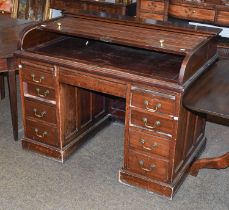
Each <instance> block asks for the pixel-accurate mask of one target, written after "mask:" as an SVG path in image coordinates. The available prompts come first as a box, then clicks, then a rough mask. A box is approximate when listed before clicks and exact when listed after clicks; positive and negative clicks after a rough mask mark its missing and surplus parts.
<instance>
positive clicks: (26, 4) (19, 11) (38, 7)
mask: <svg viewBox="0 0 229 210" xmlns="http://www.w3.org/2000/svg"><path fill="white" fill-rule="evenodd" d="M12 1H13V5H14V7H13V12H12V16H13V17H14V18H19V19H27V20H32V21H42V20H47V19H49V18H51V10H50V2H49V0H12Z"/></svg>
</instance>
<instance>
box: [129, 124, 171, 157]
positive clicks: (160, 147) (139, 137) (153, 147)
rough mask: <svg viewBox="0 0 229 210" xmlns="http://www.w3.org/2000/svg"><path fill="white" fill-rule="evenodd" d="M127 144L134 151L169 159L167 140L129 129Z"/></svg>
mask: <svg viewBox="0 0 229 210" xmlns="http://www.w3.org/2000/svg"><path fill="white" fill-rule="evenodd" d="M129 143H130V146H131V147H133V148H135V149H139V150H143V151H145V152H149V153H152V154H157V155H160V156H163V157H167V158H168V157H169V143H170V142H169V140H167V139H163V138H160V137H157V136H152V135H148V134H145V133H143V132H138V131H136V130H135V129H133V128H131V129H130V131H129Z"/></svg>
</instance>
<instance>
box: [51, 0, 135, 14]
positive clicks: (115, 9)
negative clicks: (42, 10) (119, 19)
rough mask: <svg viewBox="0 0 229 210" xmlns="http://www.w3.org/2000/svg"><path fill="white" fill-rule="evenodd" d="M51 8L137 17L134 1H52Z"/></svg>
mask: <svg viewBox="0 0 229 210" xmlns="http://www.w3.org/2000/svg"><path fill="white" fill-rule="evenodd" d="M50 7H51V8H53V9H58V10H62V11H64V12H65V13H74V14H75V13H78V12H79V11H91V12H105V13H107V14H113V15H114V14H115V15H127V16H135V14H136V2H132V0H130V1H122V0H79V1H74V0H68V1H64V0H51V1H50Z"/></svg>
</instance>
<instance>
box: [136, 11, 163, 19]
mask: <svg viewBox="0 0 229 210" xmlns="http://www.w3.org/2000/svg"><path fill="white" fill-rule="evenodd" d="M139 18H142V19H154V20H161V21H165V20H167V16H165V15H164V14H155V13H149V12H140V13H139Z"/></svg>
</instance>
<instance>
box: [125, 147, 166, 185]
mask: <svg viewBox="0 0 229 210" xmlns="http://www.w3.org/2000/svg"><path fill="white" fill-rule="evenodd" d="M127 168H128V169H129V170H130V171H133V172H135V173H138V174H141V175H144V176H147V177H152V178H157V179H159V180H162V181H167V180H168V161H166V160H163V159H158V158H153V157H150V156H147V155H143V154H141V153H138V152H136V151H134V150H129V152H128V163H127Z"/></svg>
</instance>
